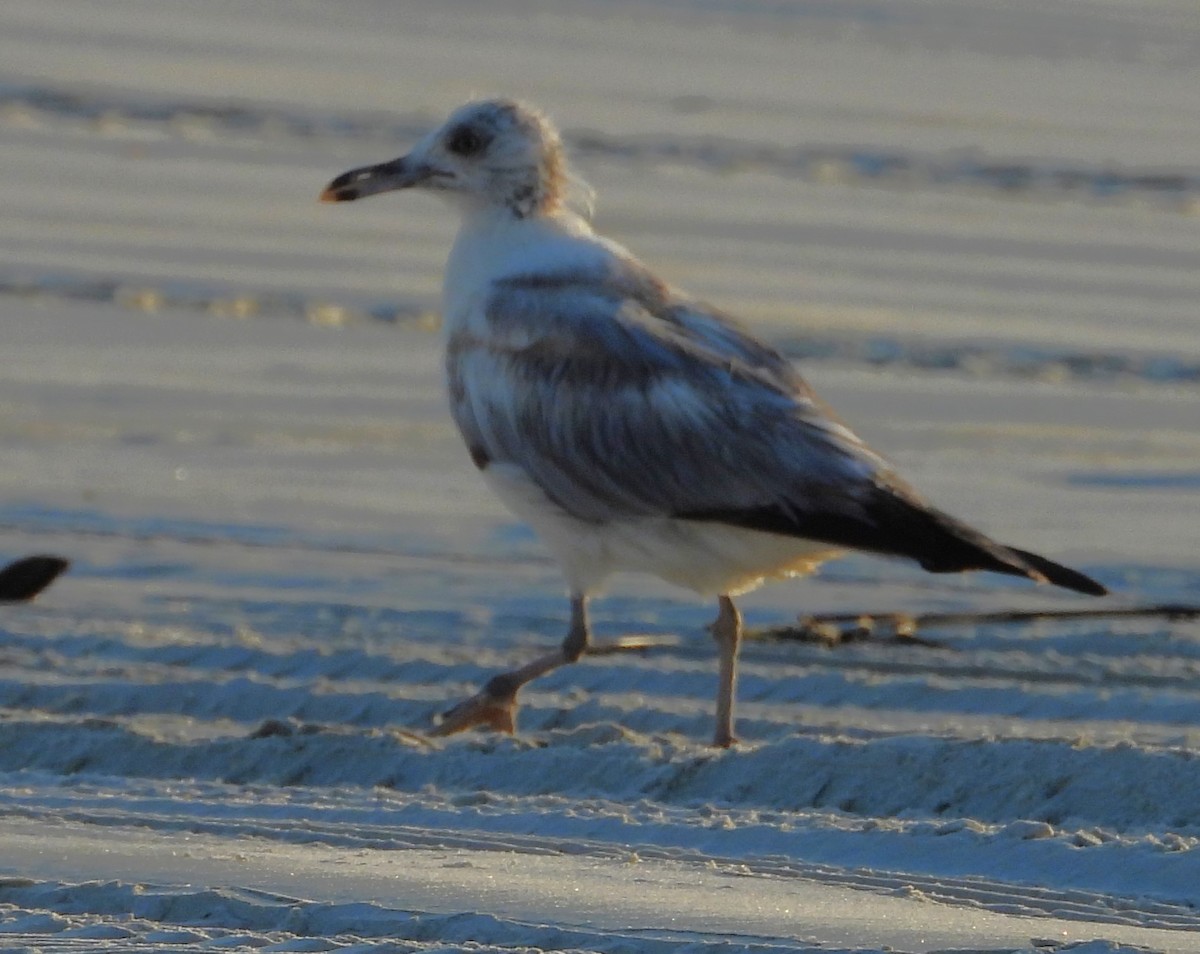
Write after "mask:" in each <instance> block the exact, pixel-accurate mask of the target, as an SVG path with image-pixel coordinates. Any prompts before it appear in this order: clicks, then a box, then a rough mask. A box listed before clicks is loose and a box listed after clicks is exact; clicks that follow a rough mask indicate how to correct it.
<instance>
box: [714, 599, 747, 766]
mask: <svg viewBox="0 0 1200 954" xmlns="http://www.w3.org/2000/svg"><path fill="white" fill-rule="evenodd" d="M710 630H711V632H712V635H713V639H714V640H715V641H716V643H717V653H718V660H719V665H720V669H719V676H718V681H717V728H716V732H715V733H714V734H713V745H715V746H717V747H718V748H722V749H727V748H729V746H731V745H733V744H734V743H735V742H736V741H737V736H735V735H734V734H733V700H734V696H735V695H736V693H737V665H738V650H739V649H741V645H742V614H741V613H740V612H738V608H737V607H736V606H734V605H733V600H731V599H730V598H729V597H728V596H722V597H721V598H720V601H719V603H718V609H717V618H716V620H715V621H714V622H713V624H712V626H711V627H710Z"/></svg>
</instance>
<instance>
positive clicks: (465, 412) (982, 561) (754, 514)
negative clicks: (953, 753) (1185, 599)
mask: <svg viewBox="0 0 1200 954" xmlns="http://www.w3.org/2000/svg"><path fill="white" fill-rule="evenodd" d="M479 317H481V318H482V320H481V321H477V322H473V323H468V325H467V327H468V328H471V327H475V328H483V329H486V332H485V333H472V332H470V331H460V332H458V333H457V334H455V335H454V336H452V337H451V339H450V341H449V347H448V352H447V370H448V376H449V384H450V395H451V405H452V409H453V413H454V417H455V420H456V421H457V423H458V425H459V428H460V430H461V431H462V433H463V436H464V439H465V440H466V442H467V445H468V447H469V448H470V450H471V454H472V458H473V459H474V460H475V461H476V463H477V464H478V465H480V466H487V465H488V464H490V463H497V462H499V463H506V464H509V465H515V466H517V467H520V468H521V469H522V470H523V471H524V472H525V473H526V474H528V475H529V476H530V477H531V478H532V480H533V481H534V482H536V483H537V485H538V486H539V487H540V488H541V489H542V490H543V492H544V493H545V494H546V496H547V497H548V498H549V499H550V500H552V501H553V502H554V503H556V504H557V505H558V506H559V507H561V508H562V509H563V510H565V511H566V512H568V513H570V514H572V515H574V516H575V517H577V518H579V519H581V520H586V521H593V522H610V521H620V520H632V519H638V518H651V517H669V518H677V519H690V520H703V521H713V522H718V523H725V524H729V525H732V526H739V527H744V528H749V529H754V530H759V531H763V532H767V533H774V534H783V535H787V536H795V537H800V538H804V539H809V540H817V541H820V542H824V543H831V544H834V545H837V546H843V547H851V548H855V549H862V550H869V551H875V552H879V553H885V554H892V555H898V556H906V557H909V558H912V559H914V560H916V561H917V562H919V563H920V564H921V565H922V566H923V567H924V568H925V569H927V570H930V571H932V572H957V571H961V570H973V569H988V570H994V571H997V572H1001V573H1007V574H1011V575H1017V576H1026V577H1030V578H1033V579H1038V580H1049V581H1051V582H1054V583H1056V584H1058V585H1061V586H1065V587H1068V588H1070V589H1076V590H1080V591H1081V592H1088V593H1101V592H1104V590H1103V587H1101V586H1100V585H1099V584H1097V583H1095V582H1094V581H1092V580H1090V579H1088V578H1087V577H1085V576H1083V575H1082V574H1079V573H1076V572H1075V571H1073V570H1069V569H1067V568H1065V567H1061V566H1059V565H1058V564H1056V563H1053V562H1052V561H1049V560H1046V559H1045V558H1043V557H1039V556H1037V555H1035V554H1030V553H1027V552H1025V551H1020V550H1014V549H1011V548H1009V547H1005V546H1003V545H1001V544H999V543H996V542H995V541H993V540H990V539H989V538H988V537H986V536H985V535H984V534H982V533H979V532H978V531H976V530H974V529H972V528H971V527H969V526H967V525H966V524H964V523H962V522H961V521H959V520H956V519H955V518H953V517H951V516H949V515H948V514H945V513H943V512H941V511H939V510H936V509H934V508H933V507H931V506H929V505H928V504H926V503H925V501H924V500H922V499H921V497H920V496H919V495H918V494H917V493H916V492H915V491H914V490H912V489H911V488H910V487H908V486H907V485H906V484H905V483H904V482H903V481H902V480H901V479H900V478H899V477H898V476H897V475H896V474H895V473H894V472H893V471H892V469H891V468H890V467H889V466H888V464H887V463H886V462H885V461H884V460H883V459H882V458H881V457H880V456H879V455H877V454H876V453H874V452H873V451H872V450H870V449H869V448H868V447H867V446H866V445H865V444H864V443H863V442H862V441H861V440H860V439H859V438H858V437H857V436H856V435H855V434H854V433H853V432H852V431H850V430H849V429H848V428H846V427H845V426H844V425H843V424H841V423H840V422H839V421H838V420H837V419H836V417H834V416H833V414H832V413H831V412H830V411H829V410H828V408H826V407H825V406H824V405H823V404H822V403H821V402H820V400H819V399H818V398H817V397H816V395H815V394H814V393H813V391H812V390H811V388H809V387H808V385H807V384H806V383H805V382H804V381H803V379H802V378H801V377H800V375H799V374H798V372H797V371H796V370H795V369H794V368H793V367H792V366H791V365H790V364H789V363H788V361H787V360H786V359H785V358H783V357H782V356H781V355H780V354H779V353H778V352H776V351H775V350H774V349H772V348H770V347H768V346H767V345H765V344H763V343H762V342H760V341H758V340H757V339H755V338H754V337H753V336H751V335H750V334H748V333H747V332H745V331H744V330H742V329H741V328H740V327H739V326H738V325H737V323H736V322H734V321H733V320H732V319H731V318H729V317H728V316H726V315H724V314H722V313H720V312H718V311H716V310H714V309H711V308H708V307H706V306H703V305H700V304H698V303H695V302H690V301H687V300H683V299H680V298H677V297H674V296H672V295H670V294H669V293H667V292H666V290H665V289H664V287H663V286H661V285H659V284H657V283H654V282H644V281H642V282H632V283H631V282H621V281H613V280H606V281H603V280H596V279H595V278H593V277H590V276H586V275H583V276H581V275H566V276H529V277H525V278H522V277H516V278H510V279H507V280H504V281H501V282H497V283H495V285H494V286H493V290H492V292H491V294H490V296H489V297H488V298H487V300H486V301H485V303H484V304H483V306H482V314H481V316H479Z"/></svg>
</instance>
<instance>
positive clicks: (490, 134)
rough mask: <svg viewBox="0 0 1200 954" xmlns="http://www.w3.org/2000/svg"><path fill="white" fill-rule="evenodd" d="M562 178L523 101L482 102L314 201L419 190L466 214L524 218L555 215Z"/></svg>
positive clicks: (345, 177) (547, 130)
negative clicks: (491, 212) (483, 211)
mask: <svg viewBox="0 0 1200 954" xmlns="http://www.w3.org/2000/svg"><path fill="white" fill-rule="evenodd" d="M567 178H568V177H567V169H566V159H565V157H564V155H563V145H562V140H561V139H560V138H559V135H558V130H557V129H556V128H555V127H554V124H553V123H552V122H550V120H549V119H548V118H547V117H546V116H544V115H543V114H542V113H541V112H540V111H539V110H537V109H535V108H533V107H532V106H529V105H527V104H525V103H521V102H517V101H515V100H510V99H488V100H481V101H479V102H473V103H467V104H466V105H465V106H461V107H459V108H458V109H457V110H455V111H454V113H452V114H451V116H450V118H449V119H447V120H446V122H445V123H443V124H442V125H441V126H440V127H439V128H437V129H435V130H433V131H432V132H430V133H428V134H427V135H426V136H425V137H423V138H422V139H421V140H420V141H419V142H418V143H417V144H416V145H415V146H414V147H413V149H412V151H411V152H410V153H408V154H407V155H405V156H401V157H400V158H399V159H392V160H391V161H389V162H382V163H379V164H378V165H374V166H363V167H361V168H359V169H351V170H350V171H349V172H345V173H342V175H340V176H338V177H337V178H336V179H334V180H333V181H332V182H330V183H329V185H328V186H326V187H325V191H324V192H322V193H321V201H322V202H349V201H351V200H354V199H362V198H365V197H366V196H369V195H376V194H378V193H381V192H391V191H394V190H397V189H425V190H428V191H430V192H437V193H440V194H443V195H445V196H447V197H450V198H453V199H455V200H457V201H458V202H459V203H461V204H463V205H465V206H467V207H468V208H476V209H478V208H494V209H501V210H507V211H508V212H510V213H511V214H512V215H514V216H516V217H517V218H526V217H528V216H531V215H538V214H545V213H551V212H555V211H557V210H558V209H559V208H560V207H561V205H562V204H563V201H564V194H565V192H566V185H567Z"/></svg>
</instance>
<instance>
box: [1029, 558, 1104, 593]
mask: <svg viewBox="0 0 1200 954" xmlns="http://www.w3.org/2000/svg"><path fill="white" fill-rule="evenodd" d="M1007 549H1009V550H1011V551H1012V552H1013V553H1015V554H1016V555H1017V556H1018V557H1020V558H1021V562H1022V563H1026V564H1028V565H1029V566H1030V567H1031V568H1032V569H1034V570H1035V571H1037V572H1038V573H1039V574H1041V575H1042V576H1044V577H1045V578H1046V582H1047V583H1053V584H1054V585H1055V586H1061V587H1063V588H1064V589H1068V590H1074V591H1075V592H1076V593H1084V594H1086V595H1087V596H1107V595H1108V588H1107V587H1106V586H1104V585H1103V584H1101V583H1097V582H1096V581H1095V580H1093V579H1092V578H1091V577H1090V576H1087V575H1086V574H1083V573H1080V572H1079V571H1078V570H1072V569H1071V568H1070V567H1068V566H1063V565H1062V564H1061V563H1055V562H1054V561H1053V560H1047V559H1046V558H1045V557H1043V556H1038V555H1037V554H1036V553H1030V552H1029V551H1028V550H1018V549H1017V548H1016V547H1008V548H1007Z"/></svg>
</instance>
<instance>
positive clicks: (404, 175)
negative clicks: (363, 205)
mask: <svg viewBox="0 0 1200 954" xmlns="http://www.w3.org/2000/svg"><path fill="white" fill-rule="evenodd" d="M429 174H430V173H429V170H428V169H427V168H425V167H424V166H420V165H415V164H412V163H410V162H408V161H407V160H406V159H405V158H404V157H401V158H399V159H393V160H392V161H391V162H381V163H379V164H378V165H375V166H363V167H362V168H360V169H351V170H350V171H349V172H343V173H342V174H341V175H340V176H338V177H337V178H336V179H334V180H333V181H332V182H330V183H329V185H327V186H326V187H325V189H324V191H323V192H322V193H321V201H322V202H352V201H353V200H354V199H362V198H365V197H366V196H369V195H375V194H376V193H379V192H390V191H392V190H394V189H407V188H410V187H412V186H414V185H417V184H418V183H420V182H422V181H423V180H424V179H426V178H428V176H429Z"/></svg>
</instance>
